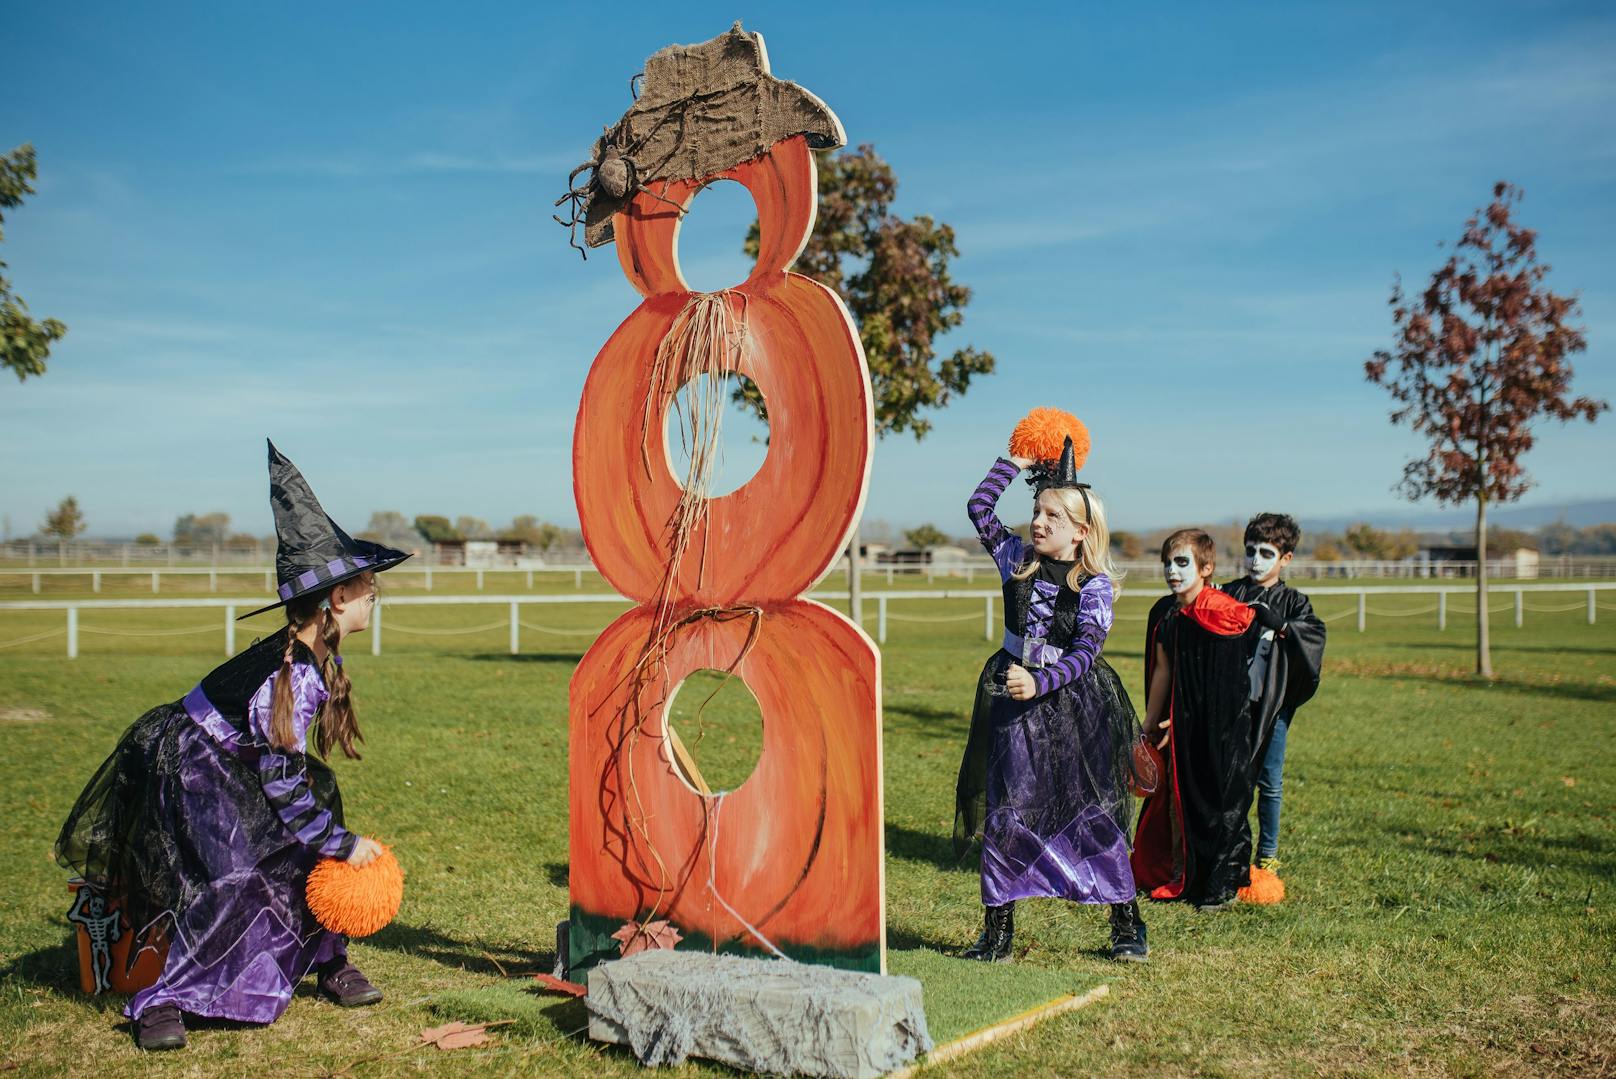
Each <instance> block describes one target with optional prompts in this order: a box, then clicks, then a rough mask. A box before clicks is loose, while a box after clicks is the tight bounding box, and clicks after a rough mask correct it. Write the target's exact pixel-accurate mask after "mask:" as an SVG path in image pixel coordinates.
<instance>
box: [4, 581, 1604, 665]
mask: <svg viewBox="0 0 1616 1079" xmlns="http://www.w3.org/2000/svg"><path fill="white" fill-rule="evenodd" d="M1612 591H1616V584H1514V585H1503V584H1495V585H1492V586H1491V587H1490V588H1489V589H1488V595H1489V597H1493V596H1510V597H1512V598H1513V602H1514V615H1515V625H1516V626H1517V627H1520V626H1522V625H1524V624H1525V616H1526V611H1527V606H1526V596H1527V595H1528V594H1533V595H1536V594H1540V593H1550V594H1553V593H1559V594H1561V595H1565V596H1571V595H1574V594H1579V593H1580V594H1582V595H1583V596H1584V597H1585V598H1584V599H1582V600H1578V601H1576V602H1574V603H1571V604H1570V605H1568V606H1562V607H1556V608H1548V609H1539V608H1533V610H1534V612H1536V613H1565V612H1567V611H1572V610H1578V609H1584V610H1586V612H1587V621H1588V624H1589V625H1593V624H1594V623H1595V621H1596V620H1597V618H1598V611H1599V609H1600V608H1601V607H1602V606H1604V605H1602V604H1601V603H1599V596H1600V595H1601V594H1602V593H1606V592H1612ZM1307 594H1308V596H1309V597H1314V598H1316V597H1319V596H1354V597H1356V598H1357V605H1356V610H1353V609H1348V610H1345V611H1340V612H1337V613H1335V614H1333V615H1329V616H1326V617H1325V620H1326V621H1334V620H1336V619H1340V618H1345V617H1347V616H1349V615H1352V614H1354V613H1356V615H1357V628H1358V632H1360V633H1362V632H1364V631H1365V630H1366V629H1367V628H1368V618H1369V615H1371V614H1373V615H1375V616H1376V617H1385V618H1408V617H1414V616H1419V615H1426V614H1431V613H1433V612H1434V613H1435V614H1436V617H1437V628H1438V629H1443V630H1445V629H1447V626H1448V597H1449V596H1454V595H1458V596H1470V595H1474V594H1475V589H1474V588H1472V587H1468V586H1464V585H1447V586H1442V585H1419V586H1413V587H1404V588H1399V587H1395V586H1378V587H1377V586H1373V585H1370V586H1363V587H1358V588H1342V587H1326V588H1309V589H1308V590H1307ZM1371 596H1433V597H1435V602H1434V603H1433V604H1432V605H1431V606H1429V607H1423V608H1417V609H1414V610H1407V611H1402V610H1400V611H1373V610H1371V609H1370V606H1369V597H1371ZM1000 597H1001V593H1000V592H999V591H998V590H997V589H995V590H992V591H988V590H985V589H975V590H937V591H904V592H871V593H867V594H866V595H865V597H864V598H865V600H866V601H874V603H875V605H876V634H875V635H876V639H877V640H878V641H880V642H882V643H885V642H886V639H887V623H888V622H889V621H897V622H965V621H975V620H976V618H977V617H978V616H977V615H975V614H966V615H945V616H925V615H898V614H893V613H892V612H891V610H890V607H891V604H892V602H893V601H898V602H902V603H907V602H909V601H912V600H913V601H936V600H961V599H971V600H980V601H982V614H981V616H980V617H981V619H982V635H983V638H984V639H986V640H989V641H995V640H998V639H999V637H1000V635H1001V632H1002V625H1001V623H1000V622H999V621H998V620H997V619H996V618H995V617H994V613H995V607H996V604H997V602H998V601H999V599H1000ZM810 598H812V599H817V600H822V601H828V600H838V599H842V598H844V596H842V595H841V594H839V593H825V592H819V593H814V594H813V595H812V596H811V597H810ZM627 602H629V601H628V600H627V599H625V598H624V597H622V596H619V595H616V594H614V593H609V592H591V593H585V594H583V595H565V594H563V595H540V596H472V595H460V596H394V597H389V598H388V599H387V600H386V601H385V603H383V604H382V605H381V606H379V607H378V608H377V609H376V612H375V614H374V615H373V617H372V619H371V627H370V651H371V654H372V655H378V656H379V655H381V652H382V639H383V633H384V629H385V624H386V620H385V618H384V617H383V612H384V611H385V610H387V609H390V608H395V607H422V606H475V607H481V606H499V605H504V606H505V607H506V608H507V614H506V616H505V617H503V618H500V619H499V620H497V621H495V622H492V623H489V624H486V625H478V626H471V627H459V628H455V629H447V630H408V631H404V632H415V633H420V634H423V635H460V634H466V633H484V632H491V631H493V630H495V629H499V628H501V627H504V626H507V625H508V626H509V629H510V644H509V647H510V652H511V654H512V655H517V654H518V653H519V652H520V651H521V631H522V629H523V628H524V627H525V628H528V629H531V630H536V631H539V632H544V633H550V634H562V635H566V636H578V637H594V636H596V635H597V634H598V632H599V631H598V630H593V629H588V630H558V629H554V628H552V627H546V626H533V625H529V624H528V623H525V622H523V621H522V610H521V609H522V608H523V607H524V606H531V605H547V604H575V603H606V604H624V603H627ZM262 605H263V601H262V600H261V599H257V598H251V599H222V598H221V599H203V598H193V599H81V600H5V601H0V611H8V610H9V611H61V612H63V613H64V615H65V617H66V624H65V626H64V627H63V628H62V629H57V630H50V631H48V632H44V633H36V634H33V635H29V636H24V637H18V638H14V639H11V640H4V639H0V649H5V648H9V647H14V646H16V645H21V644H27V643H31V642H35V641H41V640H48V639H50V638H53V637H56V636H59V635H60V636H66V638H67V655H68V658H70V659H72V658H77V656H78V654H79V635H80V633H82V632H101V633H106V634H109V635H113V634H118V633H119V632H120V631H111V630H89V629H87V628H86V627H81V625H80V618H79V613H80V612H81V611H108V610H194V609H210V610H217V611H220V612H221V613H222V614H223V616H224V624H223V631H224V652H225V655H233V654H234V653H235V650H236V612H237V611H238V610H250V609H255V608H257V607H260V606H262ZM1604 609H1605V610H1616V607H1604ZM1118 617H1119V618H1121V619H1123V620H1132V621H1138V620H1142V619H1143V618H1144V617H1145V615H1143V614H1133V615H1119V616H1118ZM860 621H861V622H862V621H863V612H860ZM204 631H206V627H200V628H188V629H181V630H149V631H142V632H134V631H121V632H123V633H125V634H126V635H129V636H178V635H182V634H190V633H198V632H204Z"/></svg>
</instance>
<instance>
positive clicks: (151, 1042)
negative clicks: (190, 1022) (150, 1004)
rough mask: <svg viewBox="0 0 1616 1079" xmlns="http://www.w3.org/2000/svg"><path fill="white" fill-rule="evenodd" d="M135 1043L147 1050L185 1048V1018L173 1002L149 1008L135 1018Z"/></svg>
mask: <svg viewBox="0 0 1616 1079" xmlns="http://www.w3.org/2000/svg"><path fill="white" fill-rule="evenodd" d="M135 1044H136V1045H138V1046H140V1047H141V1048H142V1049H144V1050H146V1051H147V1052H149V1053H150V1052H156V1051H158V1050H161V1049H184V1048H185V1020H184V1019H183V1018H181V1016H180V1010H179V1008H178V1007H176V1006H175V1005H173V1004H159V1005H157V1006H156V1007H155V1008H147V1009H146V1010H145V1011H143V1012H141V1013H140V1018H138V1019H136V1020H135Z"/></svg>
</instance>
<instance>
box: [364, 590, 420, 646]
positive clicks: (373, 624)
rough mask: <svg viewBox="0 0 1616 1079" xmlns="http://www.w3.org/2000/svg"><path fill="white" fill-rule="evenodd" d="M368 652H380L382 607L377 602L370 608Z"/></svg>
mask: <svg viewBox="0 0 1616 1079" xmlns="http://www.w3.org/2000/svg"><path fill="white" fill-rule="evenodd" d="M428 576H430V573H429V574H428ZM370 654H371V655H373V656H379V655H381V654H382V608H381V604H379V603H378V604H376V605H375V606H373V607H371V609H370Z"/></svg>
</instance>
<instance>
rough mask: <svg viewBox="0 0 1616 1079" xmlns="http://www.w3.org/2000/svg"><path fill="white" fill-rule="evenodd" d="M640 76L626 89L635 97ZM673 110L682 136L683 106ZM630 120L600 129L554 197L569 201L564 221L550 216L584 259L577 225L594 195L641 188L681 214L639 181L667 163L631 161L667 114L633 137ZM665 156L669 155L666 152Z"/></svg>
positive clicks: (620, 195) (625, 194) (620, 194)
mask: <svg viewBox="0 0 1616 1079" xmlns="http://www.w3.org/2000/svg"><path fill="white" fill-rule="evenodd" d="M642 77H643V73H642V74H641V75H636V76H634V78H633V79H631V80H630V81H629V88H630V90H631V91H636V92H635V97H638V96H639V95H638V93H637V83H638V80H639V79H641V78H642ZM682 104H686V103H682ZM673 111H674V113H675V114H677V117H678V121H679V131H680V135H682V134H683V131H684V109H683V108H679V109H676V110H673ZM630 119H631V116H625V117H623V119H621V120H619V121H618V122H617V126H616V127H608V128H605V129H604V130H603V131H602V133H601V136H600V138H599V139H598V140H597V141H596V143H595V149H594V154H595V156H594V157H592V158H591V159H589V160H588V161H585V162H584V163H583V164H582V165H579V166H578V167H577V168H575V169H573V170H572V172H571V173H569V174H568V176H567V193H566V194H565V195H562V196H561V197H560V198H558V199H556V200H555V204H556V205H557V206H560V205H562V204H563V203H569V204H570V205H569V206H568V207H567V217H566V219H565V220H563V219H562V217H561V215H560V214H552V215H551V216H552V217H553V218H554V219H555V222H556V224H558V225H561V226H563V227H564V228H566V229H567V245H568V246H569V247H572V248H573V249H574V250H576V251H577V252H578V254H580V255H582V256H583V257H584V259H585V260H587V259H588V258H589V252H588V251H587V250H586V249H585V248H584V247H583V246H582V245H580V244H579V243H578V226H579V225H582V224H585V223H586V222H587V219H588V216H589V204H590V203H591V202H592V201H593V200H594V199H595V197H596V196H597V195H605V196H606V198H608V199H611V200H612V201H614V202H622V201H624V200H625V199H628V198H629V197H630V196H632V195H635V194H637V193H639V192H641V191H643V192H645V193H646V194H648V195H650V196H651V197H652V198H654V199H656V200H657V201H658V202H665V203H667V204H668V205H669V206H672V207H673V209H674V212H675V213H677V214H678V215H679V216H680V217H683V216H684V215H685V210H684V208H683V207H681V206H680V205H679V204H678V203H676V202H674V201H673V200H671V199H668V198H664V197H663V196H662V195H660V194H658V193H657V192H655V191H652V190H651V189H650V188H648V187H646V186H645V184H644V183H643V182H641V180H640V177H641V176H642V175H645V174H646V173H648V172H649V173H654V172H655V171H656V170H657V169H659V168H661V167H662V166H663V165H664V164H666V163H667V162H666V161H659V162H657V163H656V165H655V166H654V167H652V168H649V169H642V168H641V167H640V166H638V165H636V164H635V163H634V155H635V154H637V153H638V152H639V151H640V150H641V149H642V148H643V147H644V146H645V144H646V141H647V140H649V139H650V138H651V136H653V135H655V134H656V133H657V131H658V129H659V128H661V126H662V125H663V124H664V123H665V122H666V121H667V120H668V119H669V116H668V115H664V116H663V117H662V118H661V119H659V120H658V121H657V122H656V123H655V124H653V125H652V126H651V128H650V129H649V130H648V131H646V132H645V134H643V135H641V136H640V137H639V138H635V137H634V135H633V132H632V130H631V129H630V126H629V123H630ZM676 141H677V140H676ZM669 156H672V155H671V154H670V155H669ZM580 173H587V174H588V175H587V176H586V177H585V178H584V180H583V182H582V183H580V182H579V180H578V177H579V174H580Z"/></svg>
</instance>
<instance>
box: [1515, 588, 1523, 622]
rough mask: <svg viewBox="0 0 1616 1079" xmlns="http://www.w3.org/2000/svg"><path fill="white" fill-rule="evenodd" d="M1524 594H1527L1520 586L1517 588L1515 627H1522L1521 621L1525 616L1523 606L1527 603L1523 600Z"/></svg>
mask: <svg viewBox="0 0 1616 1079" xmlns="http://www.w3.org/2000/svg"><path fill="white" fill-rule="evenodd" d="M1524 595H1525V593H1523V592H1522V591H1521V590H1520V589H1519V588H1517V589H1516V590H1515V628H1516V629H1520V628H1521V621H1522V619H1523V618H1524V617H1525V615H1524V613H1523V608H1524V606H1525V604H1524V603H1523V602H1522V599H1523V597H1524Z"/></svg>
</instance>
